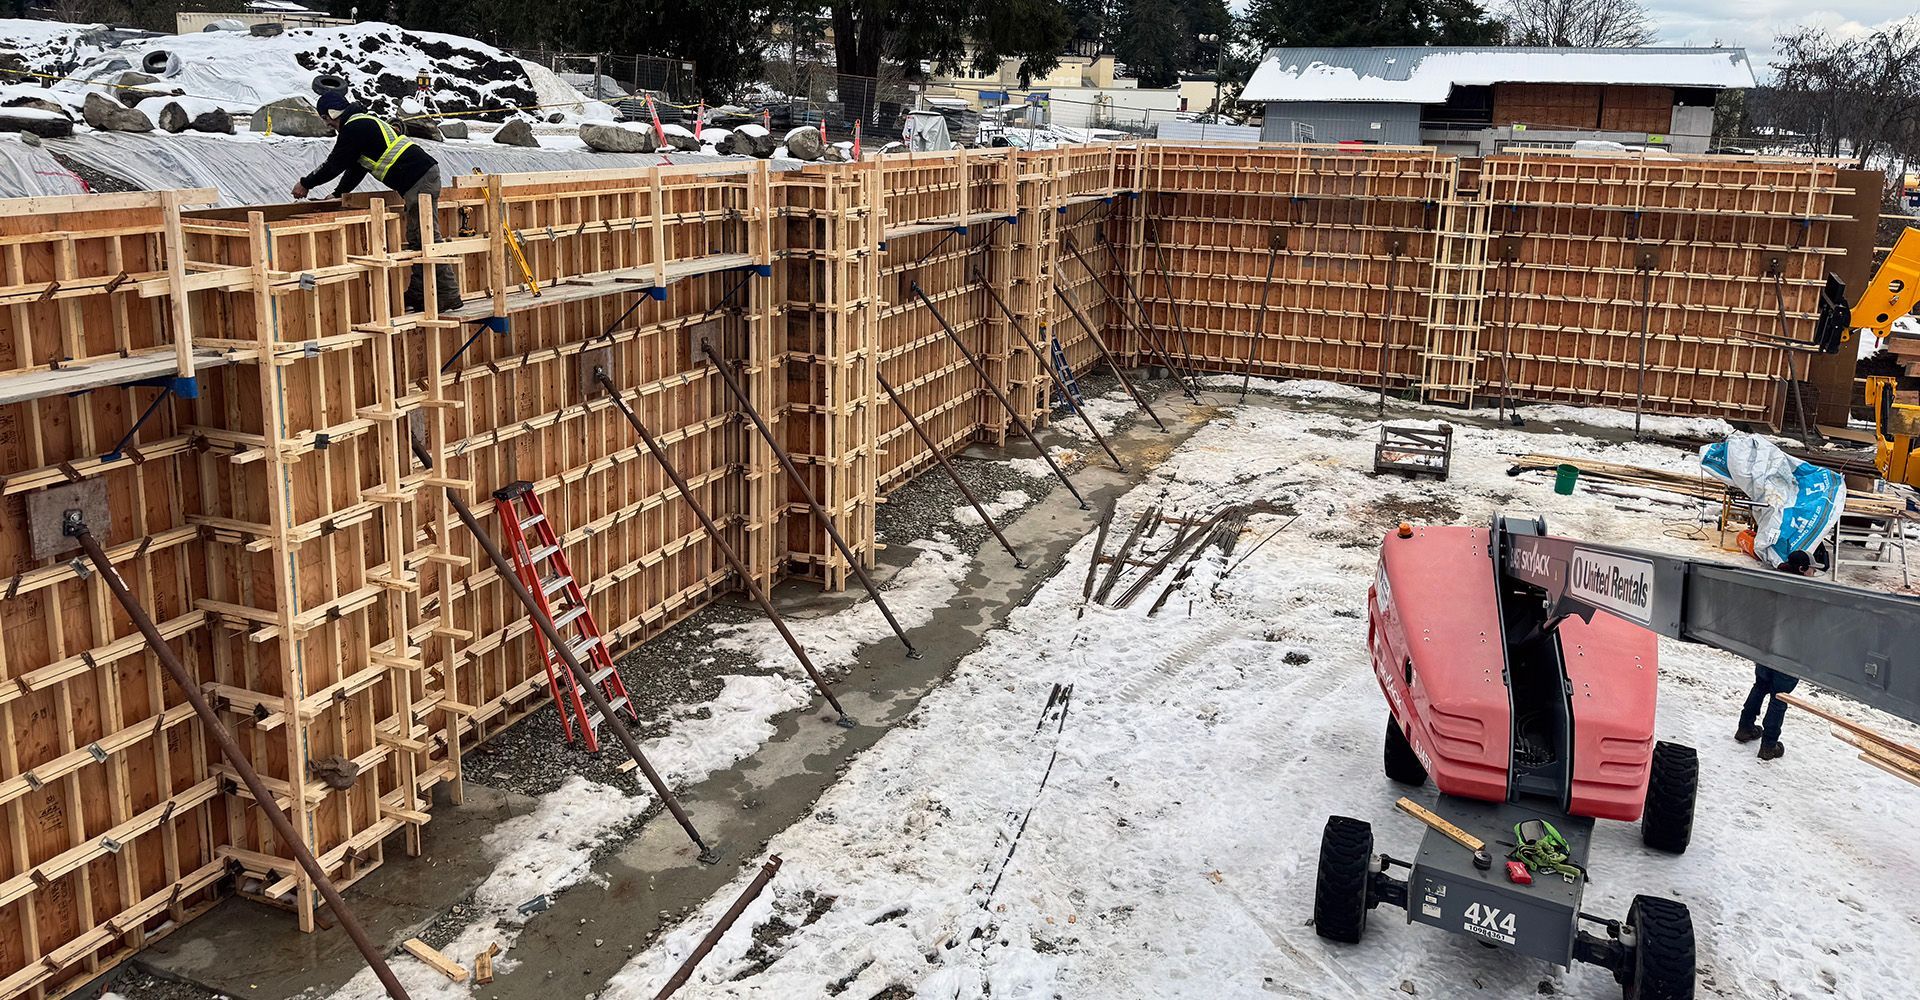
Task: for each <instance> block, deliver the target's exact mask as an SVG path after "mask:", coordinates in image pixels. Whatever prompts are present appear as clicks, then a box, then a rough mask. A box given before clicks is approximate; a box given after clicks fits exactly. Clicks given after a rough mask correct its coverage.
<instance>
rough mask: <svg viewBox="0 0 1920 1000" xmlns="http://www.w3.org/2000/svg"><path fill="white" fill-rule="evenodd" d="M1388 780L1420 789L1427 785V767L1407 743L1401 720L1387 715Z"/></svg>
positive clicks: (1390, 714) (1389, 713)
mask: <svg viewBox="0 0 1920 1000" xmlns="http://www.w3.org/2000/svg"><path fill="white" fill-rule="evenodd" d="M1386 764H1387V768H1386V770H1387V780H1388V781H1396V782H1399V783H1400V784H1402V785H1412V786H1414V787H1416V788H1418V787H1419V786H1421V785H1424V784H1426V783H1427V769H1426V766H1425V765H1423V764H1421V763H1420V758H1419V757H1417V756H1415V755H1414V752H1413V744H1411V743H1408V742H1407V734H1406V732H1405V731H1403V730H1402V729H1401V728H1400V720H1399V719H1396V718H1394V717H1393V713H1392V712H1388V713H1387V752H1386Z"/></svg>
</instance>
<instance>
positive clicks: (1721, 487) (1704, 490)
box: [1510, 454, 1914, 520]
mask: <svg viewBox="0 0 1920 1000" xmlns="http://www.w3.org/2000/svg"><path fill="white" fill-rule="evenodd" d="M1562 465H1571V466H1573V467H1574V468H1576V469H1579V470H1580V478H1581V479H1590V480H1599V481H1601V482H1608V483H1616V484H1619V485H1621V486H1627V487H1635V488H1639V489H1649V490H1659V491H1661V492H1664V493H1673V494H1677V495H1679V496H1683V497H1691V498H1693V499H1696V500H1709V501H1713V502H1715V503H1718V502H1720V501H1721V500H1722V499H1724V498H1726V497H1728V496H1730V495H1731V496H1735V497H1740V496H1743V494H1741V492H1740V491H1739V490H1737V489H1734V488H1733V487H1731V486H1729V485H1727V484H1726V483H1725V482H1723V481H1721V480H1718V479H1715V478H1713V477H1712V476H1709V475H1707V474H1706V473H1705V472H1704V471H1695V472H1691V473H1688V472H1672V471H1669V470H1667V469H1651V468H1647V467H1646V466H1642V465H1622V464H1619V463H1617V462H1603V461H1599V460H1598V459H1592V458H1575V457H1571V456H1567V455H1543V454H1528V455H1521V456H1520V457H1519V458H1517V459H1515V460H1514V463H1513V465H1512V466H1511V467H1510V471H1512V472H1515V473H1519V472H1552V471H1554V470H1555V469H1558V468H1559V467H1560V466H1562ZM1846 512H1847V513H1849V514H1863V515H1868V516H1872V517H1899V518H1906V519H1910V520H1911V519H1914V514H1913V512H1912V511H1910V510H1908V509H1907V505H1906V501H1905V500H1904V499H1903V498H1901V497H1900V496H1898V495H1895V494H1890V493H1857V492H1850V493H1848V494H1847V506H1846Z"/></svg>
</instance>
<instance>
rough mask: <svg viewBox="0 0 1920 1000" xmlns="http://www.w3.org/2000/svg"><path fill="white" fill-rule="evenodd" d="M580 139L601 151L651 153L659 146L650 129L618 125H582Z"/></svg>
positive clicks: (590, 147) (591, 147) (589, 146)
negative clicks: (643, 130)
mask: <svg viewBox="0 0 1920 1000" xmlns="http://www.w3.org/2000/svg"><path fill="white" fill-rule="evenodd" d="M580 141H581V142H584V143H586V144H587V148H588V149H593V150H598V151H599V152H602V153H651V152H653V151H654V150H656V149H659V148H660V140H659V139H658V138H657V137H655V136H654V134H653V130H652V129H648V130H647V131H645V132H641V131H637V130H634V129H630V128H621V127H620V126H618V125H594V124H592V123H588V124H586V125H582V126H580Z"/></svg>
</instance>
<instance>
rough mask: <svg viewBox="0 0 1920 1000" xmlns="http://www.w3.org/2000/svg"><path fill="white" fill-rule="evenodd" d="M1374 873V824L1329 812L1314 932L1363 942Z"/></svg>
mask: <svg viewBox="0 0 1920 1000" xmlns="http://www.w3.org/2000/svg"><path fill="white" fill-rule="evenodd" d="M1372 874H1373V826H1372V825H1371V824H1368V823H1366V822H1363V821H1361V820H1357V819H1353V818H1351V817H1347V816H1328V817H1327V826H1326V829H1325V830H1324V831H1322V832H1321V834H1320V871H1319V874H1318V877H1316V878H1315V879H1314V883H1313V932H1314V933H1315V934H1318V935H1320V936H1321V937H1323V938H1326V939H1327V940H1329V941H1344V942H1346V943H1347V944H1359V943H1360V935H1361V934H1363V933H1364V932H1365V931H1366V929H1367V909H1368V906H1367V887H1368V884H1369V883H1370V882H1371V881H1372Z"/></svg>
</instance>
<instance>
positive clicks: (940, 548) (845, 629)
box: [713, 539, 973, 675]
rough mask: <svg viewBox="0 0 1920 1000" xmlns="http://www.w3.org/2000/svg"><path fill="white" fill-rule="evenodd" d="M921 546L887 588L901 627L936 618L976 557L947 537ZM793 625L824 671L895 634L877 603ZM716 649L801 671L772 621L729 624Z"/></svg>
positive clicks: (770, 667)
mask: <svg viewBox="0 0 1920 1000" xmlns="http://www.w3.org/2000/svg"><path fill="white" fill-rule="evenodd" d="M913 548H915V549H917V550H919V553H920V554H919V555H918V556H916V557H915V558H914V560H913V562H911V563H909V564H907V566H906V567H905V568H903V569H901V570H900V572H899V573H898V574H896V575H895V576H894V578H893V581H892V582H891V584H890V585H888V586H887V587H885V588H884V589H885V593H886V595H887V607H889V608H892V609H893V616H894V617H895V618H897V619H899V620H900V627H901V628H908V629H910V628H916V627H918V626H920V625H924V624H926V623H927V622H929V621H932V620H933V613H934V612H935V611H938V610H939V609H940V608H942V607H945V606H946V603H947V602H948V601H949V600H951V599H952V598H953V595H954V593H955V592H956V591H958V590H959V589H960V581H961V580H964V579H966V576H967V570H968V568H969V567H970V566H972V564H973V558H972V557H971V556H969V555H967V554H965V553H963V552H961V551H960V549H959V547H958V546H956V545H954V544H953V543H952V542H950V541H947V540H945V539H939V540H922V541H918V542H915V543H913ZM787 626H788V627H789V628H791V629H792V630H793V634H794V637H795V638H797V639H799V640H800V644H801V645H802V646H804V647H806V650H807V657H808V658H809V659H811V660H812V661H813V665H814V666H816V667H819V668H820V669H822V670H829V669H832V668H834V667H845V666H851V665H852V664H853V662H854V657H855V655H856V654H858V653H859V651H860V647H861V646H865V645H869V644H871V643H874V642H878V641H881V640H883V639H886V638H887V637H889V636H891V635H893V630H892V629H891V628H890V627H888V625H887V620H886V618H885V617H884V616H882V615H881V614H880V608H879V606H878V605H876V604H874V603H873V602H872V601H861V602H860V603H858V604H856V605H854V606H853V607H850V608H848V609H846V610H845V611H840V612H837V613H835V614H831V615H827V616H824V617H821V618H792V619H788V621H787ZM716 631H718V632H719V633H720V634H719V635H718V636H716V637H715V639H714V642H713V645H714V648H716V649H726V650H734V651H738V652H744V653H750V654H752V656H753V657H754V658H755V660H757V661H758V662H759V664H760V666H761V667H762V668H764V669H767V670H774V671H779V672H780V673H781V674H782V675H792V674H796V673H798V671H799V669H800V668H799V666H798V664H796V663H795V661H794V659H793V651H792V650H790V649H788V648H787V644H786V642H785V641H784V640H783V639H781V638H780V633H779V632H777V631H775V630H774V627H773V625H772V623H770V622H763V621H755V622H748V623H746V624H743V625H729V626H725V627H724V628H723V629H718V630H716Z"/></svg>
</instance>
